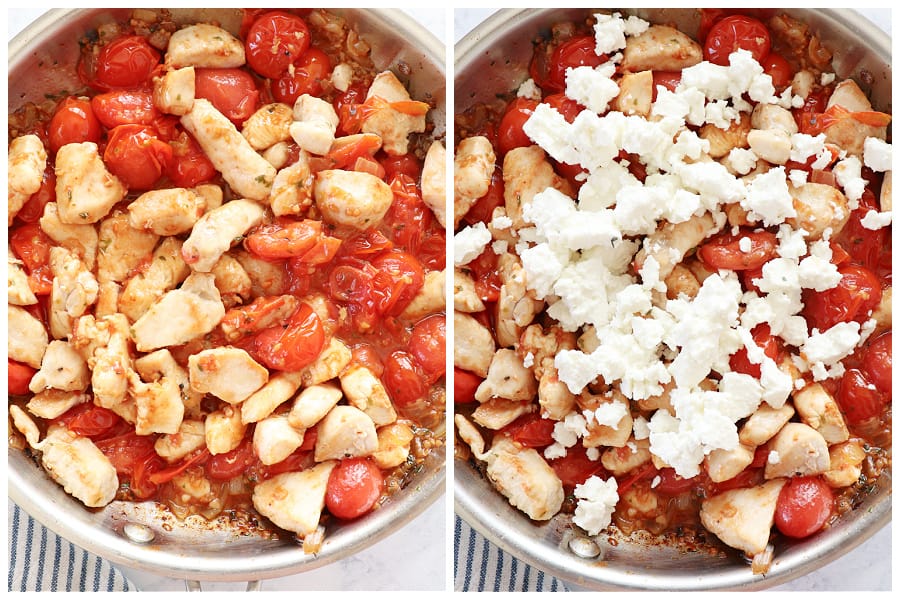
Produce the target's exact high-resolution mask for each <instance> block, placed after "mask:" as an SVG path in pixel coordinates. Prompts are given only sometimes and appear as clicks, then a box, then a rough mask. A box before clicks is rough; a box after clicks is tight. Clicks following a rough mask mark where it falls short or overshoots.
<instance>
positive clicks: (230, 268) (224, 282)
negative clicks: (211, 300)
mask: <svg viewBox="0 0 900 600" xmlns="http://www.w3.org/2000/svg"><path fill="white" fill-rule="evenodd" d="M210 274H211V275H212V276H213V278H215V282H216V289H217V290H219V295H220V296H221V297H222V303H223V304H224V305H225V307H226V308H231V307H233V306H235V305H238V304H243V303H244V302H246V301H247V299H248V298H250V296H251V294H252V290H253V282H252V281H251V280H250V274H249V273H247V271H246V270H244V267H243V265H241V263H240V262H239V261H238V260H237V259H236V258H235V257H233V256H231V254H228V253H226V254H223V255H222V256H220V257H219V260H217V261H216V264H214V265H213V268H212V270H210Z"/></svg>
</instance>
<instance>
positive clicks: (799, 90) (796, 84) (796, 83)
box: [791, 69, 818, 100]
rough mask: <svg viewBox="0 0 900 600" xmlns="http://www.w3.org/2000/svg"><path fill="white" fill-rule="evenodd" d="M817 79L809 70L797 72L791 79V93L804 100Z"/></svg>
mask: <svg viewBox="0 0 900 600" xmlns="http://www.w3.org/2000/svg"><path fill="white" fill-rule="evenodd" d="M817 79H818V78H817V77H816V76H815V74H814V73H813V72H812V71H810V70H809V69H802V70H800V71H797V72H796V73H794V77H793V78H792V79H791V91H792V92H793V93H794V94H795V95H797V96H800V97H801V98H803V99H804V100H806V98H807V97H809V94H810V92H812V89H813V86H814V85H815V84H816V80H817Z"/></svg>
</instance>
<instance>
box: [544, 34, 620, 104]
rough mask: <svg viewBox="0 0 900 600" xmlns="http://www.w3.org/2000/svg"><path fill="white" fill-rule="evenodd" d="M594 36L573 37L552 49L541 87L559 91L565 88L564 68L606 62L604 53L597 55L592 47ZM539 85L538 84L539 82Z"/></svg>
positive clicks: (597, 64) (546, 89)
mask: <svg viewBox="0 0 900 600" xmlns="http://www.w3.org/2000/svg"><path fill="white" fill-rule="evenodd" d="M596 45H597V42H596V40H595V39H594V36H588V35H585V36H579V37H574V38H572V39H570V40H567V41H565V42H563V43H561V44H560V45H559V46H557V47H556V49H555V50H554V51H553V55H552V56H551V58H550V68H549V69H548V73H547V79H546V81H545V82H544V85H541V86H540V87H541V89H542V90H544V91H556V92H561V91H563V90H564V89H566V69H569V68H575V67H583V66H587V67H596V66H599V65H601V64H603V63H605V62H606V60H607V59H606V55H600V56H598V55H597V53H596V51H595V50H594V48H595V47H596ZM539 85H540V84H539Z"/></svg>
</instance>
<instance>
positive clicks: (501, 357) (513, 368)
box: [457, 341, 537, 402]
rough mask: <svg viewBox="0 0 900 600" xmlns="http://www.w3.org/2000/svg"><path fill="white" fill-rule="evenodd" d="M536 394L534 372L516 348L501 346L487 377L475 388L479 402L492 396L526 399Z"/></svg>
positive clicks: (492, 361)
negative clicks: (526, 364) (525, 363)
mask: <svg viewBox="0 0 900 600" xmlns="http://www.w3.org/2000/svg"><path fill="white" fill-rule="evenodd" d="M458 343H459V342H458V341H457V344H458ZM470 370H471V369H470ZM536 394H537V381H536V380H535V378H534V372H533V371H532V370H531V369H530V368H528V367H526V366H524V365H523V364H522V359H521V358H519V356H518V355H517V354H516V351H515V350H510V349H508V348H501V349H500V350H498V351H497V353H496V354H494V357H493V359H492V360H491V364H490V367H489V369H488V372H487V378H486V379H485V380H484V381H482V382H481V384H480V385H479V386H478V389H476V390H475V399H476V400H478V401H479V402H486V401H487V400H489V399H491V398H506V399H507V400H519V401H525V400H531V399H533V398H534V397H535V395H536Z"/></svg>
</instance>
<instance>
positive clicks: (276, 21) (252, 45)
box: [244, 11, 310, 79]
mask: <svg viewBox="0 0 900 600" xmlns="http://www.w3.org/2000/svg"><path fill="white" fill-rule="evenodd" d="M309 41H310V40H309V28H308V27H307V26H306V22H305V21H304V20H303V19H301V18H300V17H298V16H296V15H291V14H288V13H285V12H281V11H274V12H270V13H265V14H263V15H260V16H259V18H257V19H256V21H254V22H253V25H252V26H251V27H250V31H249V32H247V37H246V38H245V39H244V47H245V48H246V51H247V52H246V53H247V64H248V65H250V68H251V69H253V70H254V71H256V72H257V73H259V74H260V75H262V76H263V77H268V78H269V79H275V78H276V77H280V76H281V75H283V74H284V73H285V72H287V70H288V68H289V67H290V65H292V64H294V63H296V62H297V60H299V58H300V57H301V56H303V53H304V52H306V50H307V48H309Z"/></svg>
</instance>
